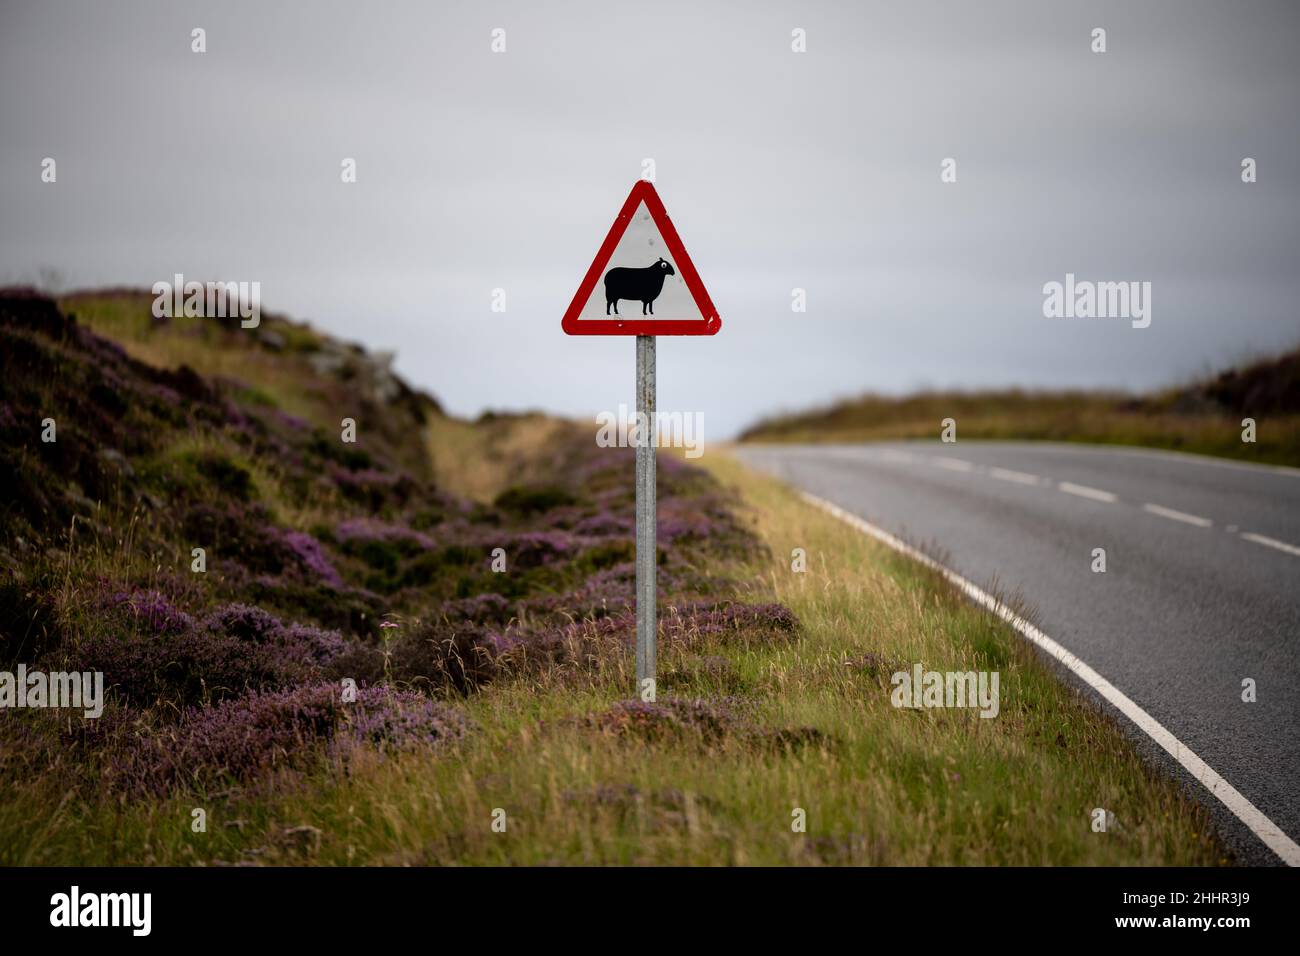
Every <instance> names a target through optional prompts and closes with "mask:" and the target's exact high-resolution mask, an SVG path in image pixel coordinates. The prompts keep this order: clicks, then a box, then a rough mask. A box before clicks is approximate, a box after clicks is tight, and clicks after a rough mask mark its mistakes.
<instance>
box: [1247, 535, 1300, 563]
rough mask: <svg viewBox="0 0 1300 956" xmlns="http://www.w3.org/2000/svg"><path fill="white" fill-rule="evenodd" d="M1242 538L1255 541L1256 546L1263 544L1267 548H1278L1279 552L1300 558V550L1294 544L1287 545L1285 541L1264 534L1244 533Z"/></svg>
mask: <svg viewBox="0 0 1300 956" xmlns="http://www.w3.org/2000/svg"><path fill="white" fill-rule="evenodd" d="M1241 536H1242V537H1243V538H1245V539H1246V540H1247V541H1254V542H1255V543H1256V544H1262V545H1264V546H1265V547H1269V548H1276V549H1277V550H1279V551H1285V552H1286V553H1287V554H1294V555H1295V556H1296V557H1297V558H1300V548H1297V547H1296V546H1295V545H1293V544H1287V543H1286V542H1285V541H1279V540H1277V538H1269V537H1266V536H1265V535H1262V534H1255V532H1253V531H1243V532H1242V533H1241Z"/></svg>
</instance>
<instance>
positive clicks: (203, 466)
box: [0, 290, 1225, 865]
mask: <svg viewBox="0 0 1300 956" xmlns="http://www.w3.org/2000/svg"><path fill="white" fill-rule="evenodd" d="M148 303H149V298H148V297H147V296H140V295H133V294H126V293H119V294H113V295H102V294H100V295H95V296H80V297H75V298H72V299H68V300H64V301H63V302H61V303H55V302H52V301H50V300H49V299H46V298H43V297H41V296H38V295H35V294H32V293H23V292H18V291H14V290H10V291H7V292H5V293H4V294H0V340H2V341H0V439H2V440H3V443H4V454H3V456H2V457H0V469H2V470H0V483H2V484H3V485H4V486H5V487H6V488H12V489H13V491H12V493H11V495H10V496H9V497H8V499H7V501H6V507H5V508H4V510H3V511H0V670H6V669H7V670H13V669H14V668H15V667H16V666H17V665H18V664H19V663H22V664H25V665H26V666H28V667H29V668H33V669H38V668H39V669H43V670H46V671H54V670H78V671H81V670H100V671H102V672H103V673H104V674H105V675H106V683H107V684H108V685H110V690H109V695H108V698H109V699H108V703H107V706H106V708H105V711H104V714H103V716H102V717H100V718H98V719H93V720H87V719H83V718H82V717H81V715H80V714H79V713H76V712H69V711H66V710H62V711H60V710H40V709H24V710H14V709H6V710H4V711H2V712H0V864H20V865H32V864H70V863H78V864H180V865H184V864H197V863H201V864H217V863H282V864H298V863H303V864H492V863H536V864H543V863H597V864H603V863H673V864H693V863H710V864H715V863H736V864H745V863H755V864H762V863H771V864H856V863H889V864H912V863H963V864H965V863H970V864H979V863H1026V864H1038V863H1053V864H1068V863H1088V864H1093V863H1096V864H1110V863H1117V864H1118V863H1124V864H1128V863H1169V864H1204V863H1214V862H1220V861H1223V860H1224V859H1225V857H1224V855H1223V852H1222V850H1221V849H1220V848H1219V847H1218V846H1217V845H1216V844H1215V842H1214V841H1213V839H1212V838H1211V837H1210V836H1209V835H1208V826H1207V823H1206V820H1205V817H1204V815H1203V813H1202V811H1200V810H1199V809H1197V808H1195V806H1194V805H1193V804H1191V803H1190V802H1189V801H1187V800H1186V799H1184V798H1183V797H1182V796H1180V794H1179V793H1178V792H1177V789H1176V788H1175V786H1174V785H1173V784H1172V783H1171V782H1169V781H1167V780H1164V779H1162V778H1160V777H1158V776H1155V775H1153V774H1152V773H1150V772H1149V771H1148V770H1147V769H1145V767H1144V766H1143V764H1142V763H1141V762H1140V760H1139V759H1138V757H1137V756H1136V754H1135V752H1134V750H1133V748H1132V747H1131V746H1130V745H1129V744H1128V742H1127V741H1126V739H1125V737H1124V736H1123V734H1122V733H1121V732H1120V731H1119V730H1118V729H1117V728H1116V727H1115V726H1114V725H1113V724H1112V723H1111V722H1110V721H1109V720H1107V719H1106V718H1104V717H1102V716H1101V715H1100V714H1098V713H1097V712H1096V711H1095V710H1094V709H1093V708H1092V707H1091V706H1090V705H1089V704H1087V703H1086V702H1085V701H1083V700H1082V699H1081V698H1079V697H1078V696H1077V695H1076V694H1075V693H1074V692H1072V691H1069V690H1067V689H1065V688H1064V687H1063V686H1062V685H1061V684H1059V683H1058V682H1057V681H1056V679H1055V678H1054V677H1053V676H1052V674H1051V673H1050V672H1049V671H1048V670H1047V668H1046V667H1045V666H1044V665H1043V664H1042V663H1041V662H1039V661H1038V660H1037V658H1035V657H1034V656H1033V654H1032V653H1031V652H1030V651H1029V650H1028V649H1027V648H1026V647H1025V646H1024V645H1023V644H1022V643H1021V642H1019V641H1018V640H1017V639H1016V638H1015V636H1014V635H1013V634H1011V633H1010V632H1009V631H1008V630H1007V629H1006V628H1005V627H1004V626H1003V625H1002V624H1001V623H1000V622H998V621H997V620H996V619H994V618H992V617H990V616H988V615H986V614H984V613H982V612H979V611H977V610H975V609H973V608H971V607H969V606H967V605H965V604H963V603H962V602H960V601H959V600H958V599H957V598H956V597H955V596H954V595H953V593H952V592H951V591H950V590H949V588H948V587H947V586H946V585H945V584H943V583H942V582H941V581H940V580H938V579H936V578H935V577H933V576H932V575H930V574H929V573H928V572H925V571H924V570H922V569H919V568H918V567H916V566H915V565H912V564H910V563H908V562H906V561H903V560H901V559H900V558H898V557H896V556H894V555H893V554H891V553H889V552H886V551H884V550H882V549H881V548H880V547H879V546H878V545H876V544H874V543H873V542H871V541H868V540H867V539H865V538H863V537H862V536H860V535H857V534H856V533H854V532H852V531H851V530H850V529H847V528H845V527H843V526H841V525H839V524H837V523H835V522H834V521H833V520H832V519H830V518H828V517H826V516H824V515H822V514H821V513H820V512H817V511H815V510H813V509H811V508H809V507H807V506H806V505H804V504H802V503H801V502H800V501H799V500H798V499H797V498H796V497H795V496H794V495H793V494H792V493H790V492H788V491H786V490H784V489H782V488H781V487H780V486H778V485H776V484H774V483H772V482H770V481H767V480H766V479H760V478H757V477H754V476H751V475H749V474H747V473H745V472H743V471H741V470H740V469H739V467H738V466H736V465H734V464H733V463H731V462H729V461H727V460H725V459H714V460H711V464H710V468H709V470H707V471H703V470H700V469H697V468H694V467H691V466H688V465H687V464H685V463H684V462H682V461H681V460H679V459H677V458H675V457H673V456H670V455H667V454H664V455H661V456H660V463H661V464H660V485H659V495H660V545H661V551H660V554H659V580H660V584H661V593H660V602H661V622H660V633H659V642H660V650H659V667H660V675H659V676H660V696H659V700H658V702H657V703H645V702H641V701H635V700H629V699H628V697H629V691H630V689H631V687H632V684H633V679H632V671H633V661H632V655H631V644H632V641H633V636H634V630H635V625H634V617H633V614H632V610H631V604H632V585H633V580H634V569H633V565H632V557H633V553H634V552H633V547H632V523H631V518H632V513H633V504H632V473H633V468H632V459H631V455H630V453H629V452H628V451H627V450H626V449H601V448H597V447H596V445H595V443H594V442H593V441H592V440H591V435H590V432H589V431H587V430H584V429H580V428H578V427H576V426H573V425H566V424H565V423H556V422H554V421H552V420H549V419H544V418H542V417H540V416H514V417H496V416H491V417H488V418H485V419H484V420H482V421H480V422H478V423H466V422H457V421H455V420H451V419H449V418H448V417H447V416H445V415H444V414H443V413H442V411H441V409H440V408H439V406H438V404H437V402H436V401H435V400H434V399H432V398H431V397H429V396H427V395H423V394H421V393H419V392H417V391H415V390H412V389H410V388H409V387H407V386H406V385H405V384H404V383H402V382H400V381H399V380H397V379H395V377H393V376H392V375H391V372H389V371H388V369H387V363H386V362H385V361H383V360H382V359H380V358H376V357H373V356H368V355H367V354H366V353H364V352H363V351H362V350H360V349H357V348H354V347H351V346H343V345H340V344H339V343H337V342H333V341H332V340H329V339H327V338H325V337H324V336H320V335H318V334H316V333H313V332H310V331H309V330H306V329H305V328H304V327H299V326H295V325H293V323H289V322H287V320H284V319H279V318H275V317H266V316H264V317H263V321H262V325H261V326H260V327H259V329H257V330H256V331H249V330H240V329H239V328H238V327H237V325H236V326H234V327H223V326H221V325H218V324H215V323H206V324H205V323H200V322H199V321H198V320H167V321H163V322H156V321H154V320H152V318H150V317H149V314H148ZM74 315H75V317H76V318H75V319H74V318H73V316H74ZM110 339H111V340H112V341H110ZM47 418H52V419H54V420H55V423H56V425H57V441H55V442H43V441H42V440H41V434H42V422H43V420H45V419H47ZM344 418H351V419H353V420H354V421H355V423H356V437H357V441H356V442H355V443H349V442H345V441H343V440H342V434H343V432H342V420H343V419H344ZM440 436H441V437H443V438H445V439H446V440H445V442H440V441H439V437H440ZM421 439H423V440H421ZM449 447H450V448H451V449H454V453H455V454H454V455H453V456H452V457H453V458H454V457H455V455H464V454H474V455H475V456H476V457H477V459H478V463H477V464H475V465H474V466H473V467H466V466H464V465H460V464H457V463H456V462H455V461H451V462H449V461H448V449H449ZM796 546H797V547H802V548H804V549H806V551H807V553H808V555H809V567H808V571H807V573H795V572H793V571H791V569H790V564H789V559H788V558H787V557H786V556H787V555H789V554H790V550H791V548H792V547H796ZM195 547H203V548H204V549H205V555H206V570H204V571H202V572H197V571H195V570H194V564H193V562H194V561H195V560H196V559H195V557H194V554H193V548H195ZM497 549H500V551H499V552H498V551H497ZM499 556H504V559H505V561H506V567H505V570H504V571H501V570H494V568H493V562H494V560H496V559H497V558H498V557H499ZM913 662H921V663H923V664H924V665H925V666H926V667H927V668H940V669H947V668H953V669H962V670H967V669H976V670H988V669H993V670H998V671H999V672H1000V673H1001V678H1002V683H1001V688H1002V691H1001V695H1002V700H1001V708H1000V714H999V716H998V717H997V718H996V719H988V720H985V719H981V718H980V717H979V716H978V715H977V714H976V713H974V712H971V711H966V710H962V711H956V710H952V711H937V710H932V711H912V710H899V709H895V708H894V707H893V706H891V704H890V701H889V677H890V674H891V673H892V672H893V670H895V669H902V668H903V667H905V666H906V665H907V664H910V663H913ZM346 681H353V682H355V684H356V686H357V694H356V699H355V700H351V699H348V698H346V697H345V696H344V694H343V688H344V687H345V686H346V684H345V682H346ZM1096 807H1102V808H1105V809H1106V810H1108V811H1110V812H1111V813H1112V814H1113V815H1114V819H1115V821H1116V825H1114V826H1112V827H1110V828H1109V830H1108V832H1106V833H1100V834H1099V833H1094V832H1093V831H1092V828H1091V825H1090V824H1091V818H1090V814H1091V813H1092V811H1093V809H1094V808H1096ZM796 808H799V809H802V810H804V811H805V812H806V815H807V832H806V833H801V832H795V830H794V829H792V826H791V824H792V821H793V819H794V817H792V813H793V811H794V810H795V809H796ZM195 810H202V811H203V812H204V814H203V815H204V821H205V823H206V827H205V828H203V829H202V830H196V829H195V826H194V824H195V820H196V817H195V813H194V811H195ZM494 824H496V826H495V827H494ZM502 826H504V832H501V828H502Z"/></svg>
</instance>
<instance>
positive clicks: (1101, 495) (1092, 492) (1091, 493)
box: [1056, 481, 1119, 504]
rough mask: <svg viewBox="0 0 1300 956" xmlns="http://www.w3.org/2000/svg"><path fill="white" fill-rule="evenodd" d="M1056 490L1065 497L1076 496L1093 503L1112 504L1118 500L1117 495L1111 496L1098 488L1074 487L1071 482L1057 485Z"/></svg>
mask: <svg viewBox="0 0 1300 956" xmlns="http://www.w3.org/2000/svg"><path fill="white" fill-rule="evenodd" d="M1056 487H1058V488H1060V489H1061V490H1062V491H1064V492H1065V493H1066V494H1067V495H1078V496H1079V497H1080V498H1091V499H1092V500H1093V501H1105V502H1106V503H1108V504H1113V503H1114V502H1116V501H1118V500H1119V495H1114V494H1111V493H1110V492H1109V491H1102V490H1101V489H1100V488H1089V487H1088V486H1087V485H1076V484H1075V483H1074V482H1072V481H1062V482H1060V483H1058V484H1057V486H1056Z"/></svg>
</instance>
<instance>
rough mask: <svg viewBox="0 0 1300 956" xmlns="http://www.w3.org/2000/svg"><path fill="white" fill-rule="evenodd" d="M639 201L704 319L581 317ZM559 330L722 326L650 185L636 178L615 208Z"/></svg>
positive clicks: (688, 330) (677, 330) (675, 331)
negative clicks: (619, 206) (622, 200)
mask: <svg viewBox="0 0 1300 956" xmlns="http://www.w3.org/2000/svg"><path fill="white" fill-rule="evenodd" d="M642 202H644V203H645V206H646V209H647V210H649V212H650V216H651V218H652V219H654V222H655V225H656V226H658V227H659V233H660V235H662V236H663V239H664V244H665V245H667V247H668V252H669V254H670V255H671V256H672V257H673V265H674V266H676V268H677V272H678V274H679V275H680V276H681V277H682V281H683V282H685V283H686V288H687V289H688V290H690V293H691V296H692V298H694V299H695V304H696V306H697V307H698V308H699V310H700V315H702V316H703V318H701V319H648V318H636V319H631V318H629V319H579V318H578V314H579V313H580V312H581V311H582V308H583V306H585V305H586V304H587V300H588V299H590V298H591V293H592V292H593V291H594V290H595V288H596V283H597V282H599V281H600V276H601V273H603V272H604V271H605V266H606V265H607V264H608V263H609V260H610V257H611V256H613V255H614V249H615V248H616V247H617V246H618V242H619V240H620V239H622V238H623V233H625V232H626V231H627V227H628V225H629V224H630V223H631V222H632V216H633V214H634V213H635V212H636V208H637V206H639V205H640V204H641V203H642ZM560 326H561V328H563V329H564V331H565V332H567V333H568V334H569V335H716V334H717V332H718V330H719V329H721V328H722V319H721V317H720V316H719V315H718V310H717V309H715V308H714V307H713V300H712V299H710V298H709V293H708V292H707V291H706V290H705V288H704V283H703V282H701V281H700V274H699V273H698V272H696V271H695V264H694V263H693V262H691V257H690V256H689V255H688V254H687V252H686V247H685V246H683V245H682V240H681V237H680V236H678V235H677V230H676V229H675V228H673V222H672V220H671V219H669V218H668V212H667V211H666V210H665V209H664V204H663V202H662V201H661V200H660V199H659V194H658V193H657V192H655V187H654V183H651V182H648V181H647V180H644V179H640V180H637V182H636V185H634V186H633V187H632V191H631V192H630V193H628V196H627V201H626V202H624V203H623V208H622V209H620V210H619V213H618V218H616V219H615V220H614V224H613V225H612V226H610V227H609V235H607V236H606V237H605V241H604V243H602V244H601V247H600V251H599V252H597V253H596V258H595V259H594V260H592V263H591V268H590V269H588V270H587V274H586V275H585V276H583V277H582V284H581V285H579V286H578V291H577V292H576V293H575V294H574V296H573V301H572V302H571V303H569V309H568V311H567V312H565V313H564V320H563V321H562V322H561V323H560Z"/></svg>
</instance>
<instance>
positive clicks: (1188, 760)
mask: <svg viewBox="0 0 1300 956" xmlns="http://www.w3.org/2000/svg"><path fill="white" fill-rule="evenodd" d="M800 496H801V497H802V498H803V500H804V501H807V502H808V503H809V504H811V505H814V506H816V507H818V508H820V509H821V510H822V511H825V512H826V513H827V514H829V515H832V516H834V517H836V518H838V519H840V520H841V521H843V522H844V523H845V524H848V525H850V526H852V527H854V528H857V529H858V530H859V531H861V532H862V533H863V534H865V535H868V536H870V537H872V538H875V539H876V540H877V541H879V542H880V543H881V544H884V545H886V546H887V547H890V548H893V549H894V550H895V551H897V552H899V553H900V554H903V555H906V556H907V557H909V558H911V559H912V560H914V561H919V562H920V563H921V564H924V565H925V566H926V567H929V568H933V569H934V570H936V571H938V572H939V573H940V574H942V575H943V576H944V577H945V578H946V579H947V580H948V581H950V582H951V583H952V584H953V585H954V586H955V587H956V588H957V589H958V590H960V591H961V592H962V593H963V594H965V595H966V596H967V597H968V598H970V599H971V600H972V601H974V602H975V603H976V604H978V605H979V606H980V607H983V608H985V609H986V610H988V611H990V612H992V613H993V614H996V615H997V616H998V617H1000V618H1001V619H1002V620H1004V621H1006V622H1007V623H1008V624H1010V625H1011V626H1012V627H1013V628H1015V629H1016V630H1017V631H1018V632H1019V633H1020V634H1021V635H1022V636H1023V637H1024V638H1026V639H1027V640H1028V641H1030V642H1031V643H1033V644H1034V645H1035V646H1037V647H1038V648H1040V649H1041V650H1042V651H1043V652H1044V653H1046V654H1048V655H1050V656H1051V657H1053V658H1055V659H1056V660H1057V661H1059V662H1060V663H1061V664H1062V666H1064V667H1066V668H1068V669H1069V670H1070V672H1071V673H1072V674H1074V675H1075V676H1076V677H1078V678H1079V679H1080V680H1082V681H1083V682H1084V683H1085V684H1087V685H1088V686H1089V687H1091V688H1092V689H1093V690H1095V691H1096V692H1097V693H1098V694H1100V695H1101V696H1102V697H1103V698H1105V699H1106V700H1107V701H1109V702H1110V703H1111V704H1112V705H1114V707H1115V708H1116V709H1117V710H1119V712H1120V713H1122V714H1123V715H1124V716H1125V717H1127V718H1128V719H1129V720H1131V721H1132V722H1133V723H1134V724H1136V725H1137V727H1138V728H1139V729H1140V730H1141V731H1142V732H1143V733H1145V734H1146V735H1147V736H1148V737H1150V738H1151V739H1152V740H1154V741H1155V742H1156V743H1157V744H1159V745H1160V746H1161V747H1162V748H1164V750H1165V751H1166V752H1168V754H1169V755H1170V756H1171V757H1173V758H1174V759H1175V760H1177V761H1178V762H1179V764H1181V765H1182V767H1183V769H1184V770H1186V771H1187V772H1188V773H1190V774H1191V775H1192V776H1193V777H1195V778H1196V779H1197V780H1198V781H1199V782H1200V784H1201V785H1202V786H1203V787H1205V788H1206V789H1207V790H1209V791H1210V793H1211V794H1212V795H1213V796H1214V797H1215V798H1217V799H1218V800H1219V802H1220V803H1222V804H1223V805H1224V806H1225V807H1227V808H1228V809H1229V810H1230V811H1232V813H1233V815H1234V816H1236V818H1237V819H1238V820H1240V821H1241V822H1242V823H1244V824H1245V825H1246V826H1247V827H1249V828H1250V831H1251V832H1252V833H1254V834H1255V836H1257V837H1259V838H1260V840H1262V841H1263V842H1264V845H1265V846H1267V847H1268V848H1269V849H1270V850H1272V851H1273V852H1274V853H1276V854H1277V855H1278V856H1279V857H1281V858H1282V861H1283V862H1284V863H1286V865H1287V866H1300V845H1298V844H1297V843H1296V842H1295V841H1294V840H1292V839H1291V838H1290V837H1289V836H1287V835H1286V834H1285V833H1283V832H1282V829H1281V828H1280V827H1279V826H1278V825H1277V824H1276V823H1274V822H1273V821H1272V820H1270V819H1269V818H1268V817H1266V816H1264V814H1263V813H1261V812H1260V811H1259V809H1258V808H1257V807H1256V806H1255V805H1254V804H1253V803H1251V802H1250V801H1249V800H1247V799H1246V798H1245V796H1243V795H1242V794H1241V792H1240V791H1239V790H1237V788H1236V787H1234V786H1233V785H1232V784H1230V783H1228V781H1226V780H1224V779H1223V778H1222V777H1221V776H1219V774H1218V773H1217V772H1216V771H1215V770H1214V768H1213V767H1211V766H1210V765H1209V764H1207V763H1206V762H1205V761H1204V760H1202V759H1201V758H1200V757H1198V756H1196V754H1195V753H1193V752H1192V751H1191V749H1190V748H1189V747H1188V746H1187V745H1186V744H1184V743H1183V742H1182V741H1181V740H1179V739H1178V738H1177V737H1175V736H1174V735H1173V734H1171V733H1170V732H1169V731H1168V730H1166V729H1165V728H1164V726H1163V725H1162V724H1161V723H1160V722H1159V721H1157V720H1156V719H1155V718H1154V717H1152V716H1151V715H1150V714H1148V713H1147V712H1146V711H1145V710H1143V709H1142V708H1141V707H1139V706H1138V705H1137V704H1135V703H1134V702H1133V701H1132V700H1131V699H1130V698H1129V697H1128V696H1127V695H1126V694H1125V693H1124V692H1123V691H1121V690H1120V689H1119V688H1118V687H1116V686H1115V685H1114V684H1112V683H1111V682H1110V681H1108V680H1106V678H1104V677H1102V676H1101V675H1100V674H1098V673H1097V672H1096V671H1095V670H1093V669H1092V668H1091V667H1089V666H1088V665H1087V664H1086V663H1084V662H1083V661H1082V660H1080V659H1079V658H1078V657H1075V656H1074V654H1072V653H1070V652H1069V651H1068V650H1066V649H1065V648H1064V647H1062V646H1061V645H1060V644H1058V643H1056V641H1054V640H1052V639H1051V638H1050V637H1048V636H1047V635H1046V634H1044V633H1043V632H1042V631H1040V630H1039V629H1038V628H1036V627H1034V625H1032V624H1030V623H1029V622H1028V621H1026V620H1025V619H1024V618H1023V617H1021V616H1020V615H1019V614H1017V613H1016V612H1015V611H1013V610H1011V609H1010V608H1009V607H1007V606H1006V605H1005V604H1003V603H1002V602H1001V601H999V600H998V599H997V598H995V597H993V595H991V594H989V593H988V592H987V591H985V590H983V589H982V588H979V587H977V586H976V585H974V584H972V583H971V582H970V581H968V580H966V579H965V578H963V577H962V576H961V575H960V574H958V573H957V572H956V571H953V570H951V569H949V568H947V567H945V566H944V565H942V564H940V563H939V562H938V561H936V560H934V559H933V558H931V557H930V556H929V555H926V554H922V553H921V552H920V551H917V550H916V549H915V548H913V547H912V546H911V545H908V544H905V543H904V542H903V541H901V540H900V539H898V538H896V537H894V536H893V535H892V534H890V533H889V532H888V531H885V530H884V529H883V528H878V527H876V526H875V525H873V524H871V523H870V522H869V521H865V520H863V519H862V518H859V517H858V516H857V515H855V514H851V513H850V512H848V511H845V510H844V509H843V508H841V507H839V506H838V505H834V504H831V503H830V502H829V501H826V500H825V499H823V498H818V497H817V496H816V495H810V494H809V493H808V492H806V491H803V492H800ZM1242 537H1243V538H1244V537H1246V535H1242ZM1256 537H1259V536H1258V535H1257V536H1256ZM1265 540H1267V541H1270V542H1271V541H1272V540H1273V539H1271V538H1268V539H1265ZM1275 543H1276V544H1281V543H1282V542H1280V541H1279V542H1275ZM1286 547H1287V548H1290V547H1291V546H1290V545H1286ZM1292 550H1294V551H1295V552H1296V553H1297V554H1300V548H1295V549H1292Z"/></svg>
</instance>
